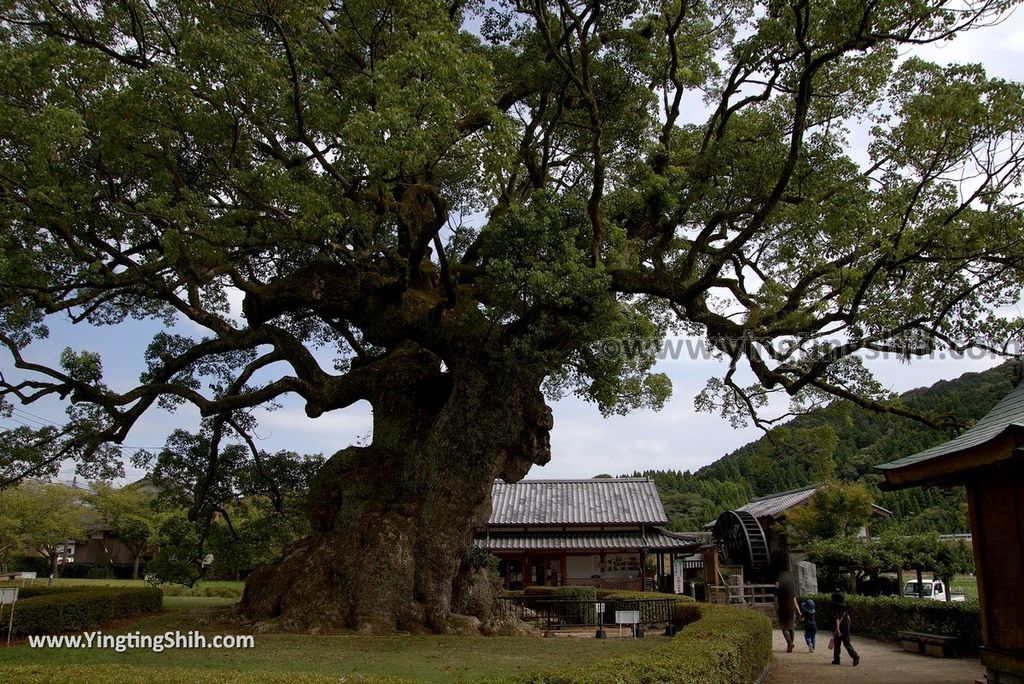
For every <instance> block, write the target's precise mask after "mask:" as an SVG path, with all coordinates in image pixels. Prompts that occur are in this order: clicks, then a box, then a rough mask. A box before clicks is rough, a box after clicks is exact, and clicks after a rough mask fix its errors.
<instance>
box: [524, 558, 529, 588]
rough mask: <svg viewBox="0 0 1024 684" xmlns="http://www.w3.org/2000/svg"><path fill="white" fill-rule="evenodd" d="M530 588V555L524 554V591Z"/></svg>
mask: <svg viewBox="0 0 1024 684" xmlns="http://www.w3.org/2000/svg"><path fill="white" fill-rule="evenodd" d="M528 586H530V554H528V553H524V554H523V589H526V587H528Z"/></svg>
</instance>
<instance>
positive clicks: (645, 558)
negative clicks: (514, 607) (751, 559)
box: [475, 478, 702, 592]
mask: <svg viewBox="0 0 1024 684" xmlns="http://www.w3.org/2000/svg"><path fill="white" fill-rule="evenodd" d="M491 504H492V506H491V516H490V519H489V520H488V522H487V525H486V526H485V527H484V528H482V529H480V530H478V532H477V534H476V536H475V544H476V545H477V546H478V547H480V548H484V549H487V550H488V551H490V552H491V553H492V554H494V555H495V556H497V558H498V561H499V571H500V573H501V576H502V579H503V580H504V584H505V587H506V588H507V589H523V588H526V587H529V586H596V587H601V588H609V589H628V590H643V589H659V590H661V591H669V592H672V591H674V590H676V589H677V588H678V587H679V583H678V582H677V581H676V579H677V578H676V574H677V573H678V571H679V569H680V568H684V567H687V565H686V563H683V562H681V561H682V559H684V558H689V557H690V556H691V554H693V553H694V552H695V551H697V550H698V549H699V547H700V545H701V543H702V537H701V535H699V534H693V535H686V534H677V533H673V532H668V531H666V530H664V529H662V526H664V525H665V524H667V523H668V517H667V516H666V515H665V510H664V508H663V507H662V504H661V498H660V497H659V496H658V490H657V488H656V487H655V485H654V482H653V481H651V480H649V479H647V478H595V479H589V480H524V481H522V482H517V483H514V484H510V483H506V482H501V481H496V482H495V483H494V485H493V487H492V490H491ZM687 562H688V563H690V566H691V567H692V560H688V561H687Z"/></svg>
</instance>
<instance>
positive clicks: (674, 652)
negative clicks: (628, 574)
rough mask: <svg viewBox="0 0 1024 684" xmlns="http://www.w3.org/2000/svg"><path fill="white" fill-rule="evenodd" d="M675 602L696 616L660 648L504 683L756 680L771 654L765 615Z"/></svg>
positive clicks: (637, 683)
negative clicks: (698, 617) (695, 613)
mask: <svg viewBox="0 0 1024 684" xmlns="http://www.w3.org/2000/svg"><path fill="white" fill-rule="evenodd" d="M646 596H647V597H650V596H651V594H647V595H646ZM680 605H684V606H686V607H687V608H691V607H692V608H695V609H696V610H697V611H698V612H699V614H700V619H699V620H696V621H695V622H692V623H690V624H688V625H687V626H686V627H684V628H683V629H682V630H680V632H679V633H678V634H677V635H676V636H675V637H672V638H671V639H666V640H665V644H664V646H662V647H660V648H653V649H649V650H645V651H643V652H642V653H638V654H636V655H630V656H623V657H618V658H610V659H607V660H602V661H599V662H596V663H594V664H592V665H584V666H579V667H566V668H558V669H554V670H548V671H544V672H538V673H534V674H529V675H523V676H518V677H514V678H512V679H510V680H508V681H510V682H516V683H518V684H613V683H614V684H641V683H646V682H693V683H698V684H700V683H705V682H706V683H708V684H718V683H719V682H735V683H736V684H745V683H749V682H755V681H757V680H758V678H759V677H760V676H761V673H762V672H763V671H764V669H765V667H766V666H767V665H768V662H769V661H770V660H771V655H772V631H771V630H772V627H771V621H770V620H769V619H768V618H767V617H765V616H764V615H762V614H761V613H758V612H755V611H753V610H749V609H747V608H739V607H734V606H717V605H711V604H696V603H690V602H686V601H683V602H680ZM649 638H656V637H649Z"/></svg>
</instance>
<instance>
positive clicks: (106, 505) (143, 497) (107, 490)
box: [86, 482, 163, 579]
mask: <svg viewBox="0 0 1024 684" xmlns="http://www.w3.org/2000/svg"><path fill="white" fill-rule="evenodd" d="M91 489H92V491H91V493H90V494H89V495H87V496H86V500H87V501H88V503H89V505H91V506H92V508H93V509H94V510H95V511H96V515H97V517H98V520H97V523H98V525H99V526H100V527H101V529H106V530H109V531H110V532H111V533H112V534H114V535H115V536H116V537H117V538H118V539H119V540H120V541H121V543H122V544H124V545H125V548H127V549H128V551H129V552H130V553H131V554H132V579H138V577H139V562H140V560H141V559H142V557H143V555H145V553H146V551H147V550H148V549H149V547H150V546H151V545H152V544H153V543H154V541H155V538H156V535H157V532H158V530H159V529H160V525H161V524H162V522H163V516H162V515H161V514H160V513H159V512H158V511H157V510H156V509H155V505H156V496H155V495H154V494H153V492H152V491H151V489H150V488H149V487H148V486H141V485H139V484H137V483H136V484H132V485H128V486H125V487H120V488H115V487H113V486H111V485H109V484H107V483H102V482H98V483H94V484H93V485H92V488H91Z"/></svg>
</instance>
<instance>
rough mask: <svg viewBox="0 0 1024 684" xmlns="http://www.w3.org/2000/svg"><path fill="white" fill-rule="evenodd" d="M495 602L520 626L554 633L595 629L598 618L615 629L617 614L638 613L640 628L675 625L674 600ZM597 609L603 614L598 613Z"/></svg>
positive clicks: (503, 598)
mask: <svg viewBox="0 0 1024 684" xmlns="http://www.w3.org/2000/svg"><path fill="white" fill-rule="evenodd" d="M498 601H499V602H501V603H502V604H504V605H505V606H506V609H507V610H509V611H511V612H512V613H513V614H514V615H515V616H516V617H517V618H519V619H520V620H522V621H523V622H529V623H532V624H534V625H535V626H536V627H538V628H540V629H544V630H546V631H554V630H558V629H567V628H571V627H595V626H597V624H598V618H602V619H603V622H602V624H605V625H614V624H615V613H616V611H622V610H630V611H637V612H638V613H639V615H640V623H639V624H641V625H643V626H655V625H668V624H672V623H673V622H674V617H673V606H674V605H675V603H676V599H672V598H668V599H632V600H612V599H607V600H601V599H598V600H596V601H580V600H578V599H573V598H562V597H557V596H499V597H498ZM599 607H603V608H604V612H602V613H599V612H598V609H599Z"/></svg>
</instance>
